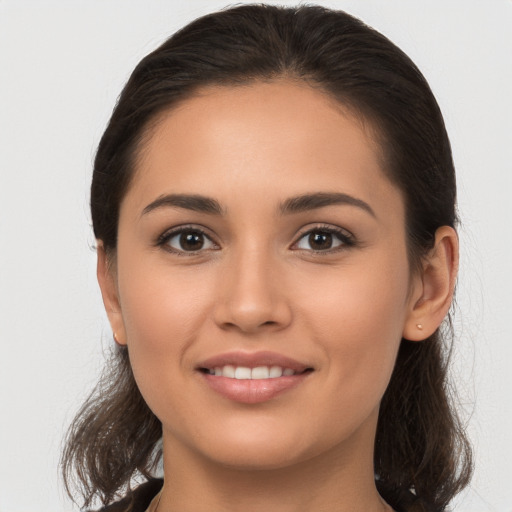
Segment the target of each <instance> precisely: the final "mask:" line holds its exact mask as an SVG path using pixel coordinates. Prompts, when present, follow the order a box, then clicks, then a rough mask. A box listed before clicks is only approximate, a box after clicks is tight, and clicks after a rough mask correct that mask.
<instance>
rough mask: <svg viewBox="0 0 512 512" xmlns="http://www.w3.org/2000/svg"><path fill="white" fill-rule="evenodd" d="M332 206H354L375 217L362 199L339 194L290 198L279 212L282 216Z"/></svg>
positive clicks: (325, 193)
mask: <svg viewBox="0 0 512 512" xmlns="http://www.w3.org/2000/svg"><path fill="white" fill-rule="evenodd" d="M332 205H349V206H355V207H357V208H361V209H362V210H364V211H365V212H367V213H369V214H370V215H371V216H372V217H375V218H376V217H377V216H376V215H375V212H374V211H373V209H372V208H371V206H370V205H369V204H368V203H366V202H365V201H363V200H362V199H358V198H357V197H353V196H351V195H348V194H343V193H339V192H317V193H314V194H304V195H301V196H297V197H291V198H290V199H287V200H286V201H285V202H284V203H282V204H281V206H280V210H281V213H282V214H289V213H300V212H305V211H309V210H315V209H317V208H323V207H325V206H332Z"/></svg>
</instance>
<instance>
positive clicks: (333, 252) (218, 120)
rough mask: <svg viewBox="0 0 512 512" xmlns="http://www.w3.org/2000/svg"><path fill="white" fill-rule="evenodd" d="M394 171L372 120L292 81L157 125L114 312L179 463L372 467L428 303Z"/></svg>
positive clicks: (146, 153) (204, 98)
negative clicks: (408, 332)
mask: <svg viewBox="0 0 512 512" xmlns="http://www.w3.org/2000/svg"><path fill="white" fill-rule="evenodd" d="M380 165H381V164H380V158H379V153H378V147H377V145H376V143H375V142H374V141H373V140H372V138H371V136H370V135H369V133H367V132H365V131H364V129H363V127H362V124H361V123H360V122H359V121H358V120H356V119H355V118H354V117H352V116H351V115H349V114H348V113H347V112H344V111H343V110H342V109H341V108H340V107H339V105H337V104H335V103H333V102H332V100H330V99H329V98H328V97H327V96H325V95H324V94H322V93H320V92H319V91H317V90H314V89H312V88H310V87H308V86H306V85H300V84H297V83H292V82H286V81H279V82H273V83H256V84H253V85H248V86H239V87H217V88H213V87H212V88H207V89H204V90H202V91H201V93H200V94H198V95H197V96H195V97H194V98H192V99H189V100H186V101H185V102H184V103H182V104H181V105H180V106H179V107H177V108H175V109H174V110H172V111H170V112H168V113H166V114H165V115H163V116H162V117H161V118H160V120H159V122H158V123H157V124H156V126H155V127H153V129H152V130H151V133H150V134H149V137H148V139H147V141H146V143H145V144H144V147H143V149H142V151H141V153H140V158H139V160H138V162H137V166H136V174H135V176H134V180H133V183H132V185H131V186H130V188H129V190H128V192H127V194H126V197H125V198H124V200H123V202H122V205H121V211H120V220H119V237H118V250H117V256H116V261H115V266H114V271H113V272H112V283H113V284H111V288H112V290H111V295H112V296H115V299H114V300H113V303H115V302H116V301H118V302H119V304H118V305H117V304H115V305H114V306H112V304H111V305H110V318H111V321H112V324H113V328H114V330H115V331H116V332H117V337H118V338H119V339H120V341H121V342H122V343H127V345H128V349H129V354H130V360H131V364H132V366H133V371H134V374H135V378H136V380H137V383H138V385H139V387H140V390H141V392H142V394H143V396H144V398H145V400H146V401H147V403H148V405H149V406H150V408H151V409H152V410H153V412H154V413H155V414H156V416H157V417H158V418H159V419H160V420H161V421H162V424H163V432H164V443H165V444H166V446H169V449H170V450H171V449H172V450H174V453H189V454H191V453H193V454H195V456H199V457H203V458H206V459H209V460H210V461H215V462H220V463H222V464H227V465H230V466H236V467H247V468H276V467H283V466H286V465H290V464H294V463H297V462H300V461H304V460H307V459H311V458H313V457H316V456H322V455H326V456H327V454H330V456H332V455H336V454H341V453H344V454H345V455H347V454H351V453H352V454H353V455H354V456H355V454H357V456H358V457H362V458H365V457H366V458H370V459H371V457H372V448H373V440H374V434H375V426H376V421H377V414H378V407H379V401H380V399H381V397H382V395H383V393H384V391H385V389H386V386H387V383H388V381H389V378H390V376H391V373H392V369H393V365H394V361H395V357H396V353H397V350H398V346H399V343H400V340H401V337H402V333H403V330H404V327H405V325H406V323H407V322H408V321H410V320H409V315H410V311H411V309H412V308H413V303H414V301H415V300H417V293H416V292H415V287H416V284H415V280H414V278H412V277H411V275H410V271H409V264H408V259H407V249H406V239H405V228H404V225H405V222H404V203H403V199H402V197H401V193H400V191H399V190H398V189H397V188H396V187H395V186H394V185H393V184H392V183H391V182H390V181H389V180H388V179H387V178H386V176H385V175H384V173H383V171H382V169H381V166H380ZM107 287H108V285H107ZM104 288H105V285H104ZM107 307H109V306H107ZM280 375H281V376H280ZM180 450H181V451H180Z"/></svg>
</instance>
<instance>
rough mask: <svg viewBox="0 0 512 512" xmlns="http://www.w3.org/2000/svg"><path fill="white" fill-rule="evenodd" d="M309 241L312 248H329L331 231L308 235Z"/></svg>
mask: <svg viewBox="0 0 512 512" xmlns="http://www.w3.org/2000/svg"><path fill="white" fill-rule="evenodd" d="M309 243H310V245H311V247H312V248H313V249H330V248H331V246H332V235H331V233H322V232H318V231H317V232H316V233H311V234H310V235H309Z"/></svg>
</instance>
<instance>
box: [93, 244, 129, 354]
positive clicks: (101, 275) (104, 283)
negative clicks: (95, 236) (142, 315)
mask: <svg viewBox="0 0 512 512" xmlns="http://www.w3.org/2000/svg"><path fill="white" fill-rule="evenodd" d="M97 255H98V261H97V268H96V275H97V278H98V284H99V285H100V290H101V296H102V298H103V305H104V306H105V311H106V313H107V317H108V320H109V322H110V326H111V327H112V333H113V336H114V340H115V342H116V343H117V344H118V345H126V332H125V328H124V322H123V316H122V312H121V305H120V301H119V292H118V289H117V279H116V273H115V268H114V266H113V264H112V259H111V256H109V255H108V254H107V251H106V250H105V247H104V245H103V242H102V241H101V240H98V246H97Z"/></svg>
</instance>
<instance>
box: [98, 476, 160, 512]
mask: <svg viewBox="0 0 512 512" xmlns="http://www.w3.org/2000/svg"><path fill="white" fill-rule="evenodd" d="M163 483H164V481H163V480H162V479H160V478H153V479H151V480H148V481H147V482H145V483H143V484H141V485H139V486H138V487H137V488H136V489H134V490H133V491H131V492H130V493H128V494H127V495H126V496H125V497H124V498H122V499H121V500H119V501H116V502H114V503H111V504H110V505H107V506H105V507H103V508H101V509H99V510H98V511H97V512H145V510H146V509H147V508H148V507H149V504H150V503H151V500H152V499H153V498H154V497H155V496H156V495H157V494H158V492H159V491H160V489H161V488H162V485H163ZM91 512H92V511H91Z"/></svg>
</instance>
